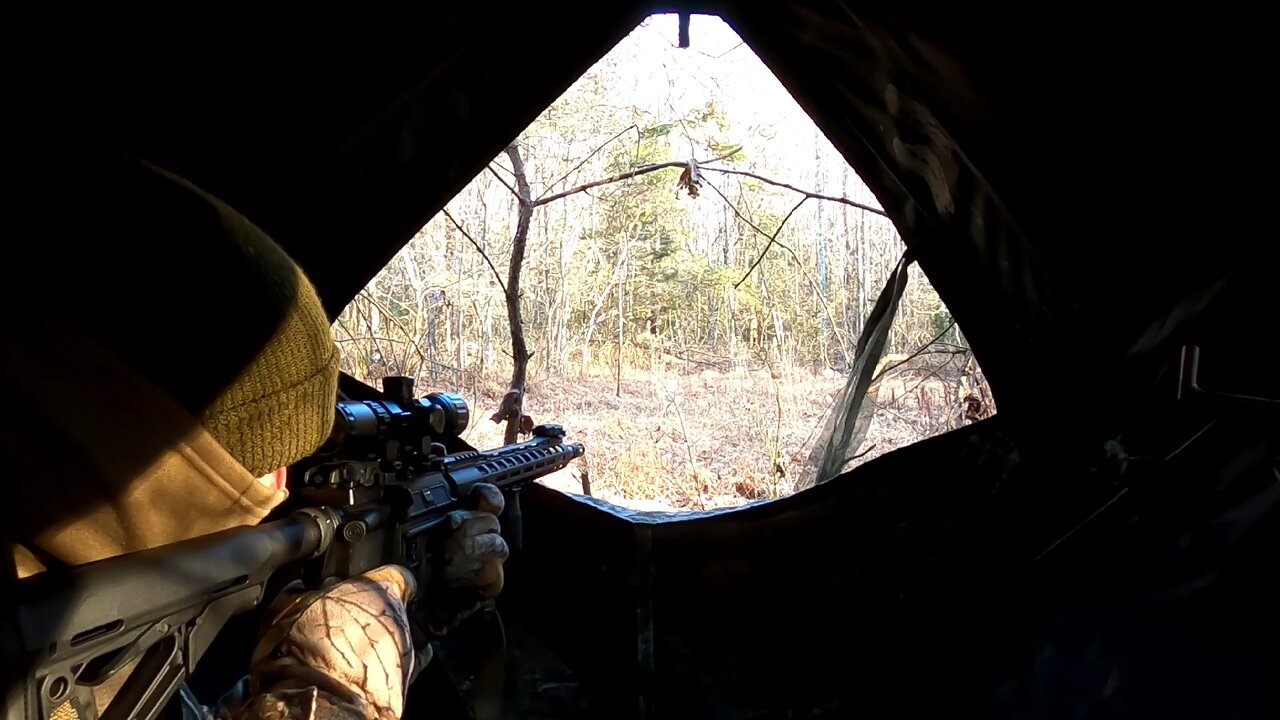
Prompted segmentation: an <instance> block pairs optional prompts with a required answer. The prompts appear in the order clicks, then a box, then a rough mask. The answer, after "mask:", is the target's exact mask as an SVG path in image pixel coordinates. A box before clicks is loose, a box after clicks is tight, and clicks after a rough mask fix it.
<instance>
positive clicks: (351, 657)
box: [215, 565, 429, 720]
mask: <svg viewBox="0 0 1280 720" xmlns="http://www.w3.org/2000/svg"><path fill="white" fill-rule="evenodd" d="M298 589H299V588H298V587H297V586H292V587H291V588H289V589H286V591H285V592H282V593H281V595H280V597H279V598H278V599H277V600H276V601H275V602H274V603H273V604H272V607H271V608H270V610H268V613H267V616H266V619H267V622H268V625H267V629H266V631H265V632H264V633H263V636H262V638H261V639H260V640H259V642H258V645H257V648H256V649H255V651H254V653H253V659H252V662H251V665H250V670H249V675H248V677H247V678H245V679H244V680H243V681H241V683H240V684H238V685H237V686H236V688H234V689H233V690H232V691H231V692H229V693H227V695H225V696H224V697H223V698H222V700H221V701H220V702H219V704H218V707H217V708H216V710H215V713H216V716H217V717H218V718H219V719H225V720H249V719H251V718H288V717H312V718H325V717H328V718H344V719H350V720H399V718H400V714H401V712H402V711H403V710H404V700H405V689H406V687H407V686H408V684H409V680H410V678H411V677H412V676H413V675H414V674H415V673H416V670H417V667H416V665H418V664H419V662H420V660H419V658H418V657H417V656H416V654H415V652H414V647H413V640H412V633H411V631H410V626H409V618H408V613H407V611H406V608H407V606H408V604H409V602H410V601H411V600H412V599H413V596H414V594H415V593H416V591H417V586H416V584H415V581H414V578H413V575H411V574H410V573H409V571H408V570H406V569H405V568H403V567H400V566H396V565H384V566H382V567H380V568H377V569H374V570H370V571H369V572H366V573H364V574H362V575H358V576H356V577H353V578H350V579H348V580H345V581H343V582H340V583H336V584H334V585H331V586H329V587H327V588H324V589H322V590H312V591H307V592H301V593H299V592H298ZM426 659H429V656H428V657H427V658H426Z"/></svg>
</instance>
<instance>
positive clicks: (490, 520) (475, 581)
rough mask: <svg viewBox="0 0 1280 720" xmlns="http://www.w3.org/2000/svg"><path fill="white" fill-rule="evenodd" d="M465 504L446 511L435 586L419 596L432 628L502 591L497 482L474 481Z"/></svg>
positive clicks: (503, 549)
mask: <svg viewBox="0 0 1280 720" xmlns="http://www.w3.org/2000/svg"><path fill="white" fill-rule="evenodd" d="M466 503H467V505H468V506H469V509H466V510H455V511H453V512H452V513H450V514H449V516H448V518H447V520H446V522H448V524H449V535H448V537H447V538H446V539H445V541H444V547H443V554H444V557H443V558H442V560H443V562H442V573H441V578H440V580H441V584H442V585H443V588H440V591H439V592H434V591H433V592H431V593H430V595H429V596H427V597H424V598H423V599H422V602H423V604H424V605H425V606H426V609H427V617H428V627H429V629H430V630H431V631H433V632H435V633H437V634H444V633H445V632H447V631H448V630H449V628H451V627H453V626H454V625H456V624H457V623H458V622H459V621H460V620H462V619H463V618H465V617H467V616H468V615H470V614H471V613H473V612H475V611H476V610H477V609H479V608H480V607H482V606H483V605H484V603H485V602H486V601H489V600H492V599H494V598H496V597H497V596H498V594H499V593H500V592H502V584H503V576H504V573H503V562H505V561H506V559H507V556H508V554H509V549H508V548H507V543H506V541H505V540H503V539H502V535H500V534H499V533H500V531H501V527H500V525H499V523H498V515H501V514H502V510H503V507H504V505H505V503H504V500H503V497H502V491H500V490H499V489H498V488H497V487H496V486H494V485H489V484H478V485H475V486H473V487H472V488H471V494H470V495H469V496H468V497H467V498H466Z"/></svg>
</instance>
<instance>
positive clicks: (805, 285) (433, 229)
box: [333, 16, 995, 511]
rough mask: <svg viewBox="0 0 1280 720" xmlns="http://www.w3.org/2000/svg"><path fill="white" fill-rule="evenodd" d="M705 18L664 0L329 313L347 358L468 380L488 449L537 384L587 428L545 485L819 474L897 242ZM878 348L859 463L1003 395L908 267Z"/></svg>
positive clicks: (782, 100) (617, 499)
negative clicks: (665, 6)
mask: <svg viewBox="0 0 1280 720" xmlns="http://www.w3.org/2000/svg"><path fill="white" fill-rule="evenodd" d="M691 37H692V42H691V47H688V48H679V47H677V42H676V25H675V20H674V18H673V17H671V16H655V17H652V18H650V19H649V20H647V21H646V22H645V23H643V24H642V25H641V26H640V27H638V28H637V29H636V30H635V31H634V32H633V33H632V34H631V35H630V36H629V37H628V38H626V39H625V40H624V41H623V42H622V43H620V44H619V45H618V46H617V47H615V48H614V49H613V51H611V52H610V53H609V54H608V55H606V56H605V57H604V58H602V59H601V60H600V61H599V62H598V63H597V64H596V65H595V66H594V67H592V68H591V69H590V70H589V71H588V72H587V73H586V74H585V75H583V77H582V78H581V79H579V80H578V81H577V82H576V83H575V84H574V85H573V86H572V87H570V88H569V89H568V90H567V91H566V92H565V93H564V95H563V96H561V97H560V99H559V100H557V101H556V102H555V103H554V104H553V105H552V106H550V107H549V108H548V109H547V110H546V111H545V112H543V113H542V114H541V115H540V116H539V117H538V118H537V120H536V121H535V122H534V123H533V124H532V125H530V126H529V127H528V128H527V129H526V130H525V131H524V132H523V133H522V134H521V135H520V137H519V138H518V139H516V140H515V141H514V142H513V143H511V145H509V146H508V147H507V148H505V149H504V150H503V151H502V152H501V153H499V154H498V155H497V156H496V157H494V158H493V160H492V162H490V163H489V165H488V167H487V168H486V169H485V170H484V171H483V172H481V173H480V174H479V175H477V176H476V177H475V178H474V179H473V180H472V181H471V182H470V183H469V184H468V185H467V186H466V187H465V188H464V189H463V190H462V191H461V192H460V193H458V195H457V196H456V197H454V198H453V200H452V201H451V202H450V203H449V204H448V206H447V207H446V208H445V209H444V210H443V211H442V212H440V213H439V214H438V215H437V216H436V217H433V218H431V219H430V221H429V222H427V223H426V224H425V225H424V226H423V227H422V229H421V230H420V231H419V232H418V233H417V234H416V236H415V237H414V238H413V239H412V240H411V241H410V242H409V243H408V244H407V245H406V246H405V247H404V248H403V250H402V251H401V252H400V253H399V254H398V255H397V256H396V257H395V258H394V259H392V260H391V262H390V263H388V265H387V266H386V267H385V268H384V269H383V271H382V272H381V273H380V274H379V275H378V276H377V277H375V278H374V279H373V280H372V281H371V282H370V283H369V284H368V286H367V287H366V288H365V289H364V291H363V292H362V293H360V294H359V296H357V297H356V298H355V299H354V300H353V301H352V302H351V303H350V304H349V305H348V306H347V308H346V309H345V310H344V311H343V312H342V314H341V315H340V317H339V318H338V319H337V320H336V321H335V322H334V325H333V330H334V337H335V339H336V341H337V342H338V344H339V347H340V348H341V349H342V358H343V369H344V370H345V371H346V372H348V373H350V374H351V375H353V376H355V377H356V378H358V379H360V380H364V381H366V382H369V383H371V384H376V383H377V381H378V379H379V378H381V377H383V376H385V375H399V374H407V375H414V376H416V377H417V378H418V386H419V388H420V390H421V391H422V392H426V391H428V390H450V391H456V392H460V393H463V394H464V395H465V396H466V397H467V399H468V402H469V403H471V406H472V408H473V411H472V414H473V420H472V425H471V427H470V428H469V429H468V431H467V439H468V441H469V442H471V443H472V444H473V445H476V446H477V447H481V446H495V445H497V444H500V443H501V442H503V440H504V435H505V438H506V439H507V440H508V441H510V440H511V439H512V438H513V437H514V436H515V432H516V430H517V427H516V426H517V424H518V422H517V420H516V419H513V420H512V422H511V423H509V425H510V427H509V428H508V423H504V422H503V421H502V418H499V419H498V421H496V422H495V421H493V420H491V419H490V416H491V414H493V413H494V412H495V411H498V410H499V406H500V405H501V404H502V401H503V398H504V395H506V394H507V392H508V390H509V389H511V388H513V387H515V388H523V394H522V401H523V407H522V412H523V413H527V414H528V415H529V416H531V417H532V418H534V419H535V420H536V421H538V422H543V421H551V422H559V423H562V424H564V425H565V427H566V428H567V430H568V432H569V435H570V437H572V438H574V439H577V440H580V441H582V442H584V443H585V444H586V446H587V456H586V457H585V458H583V459H581V460H580V461H579V464H578V465H577V466H575V467H573V468H571V469H570V470H569V471H567V472H564V473H561V474H558V476H556V477H553V478H550V479H548V480H547V481H546V482H547V484H549V485H551V486H553V487H557V488H558V489H561V490H564V491H567V492H574V493H583V494H590V495H592V496H594V497H598V498H601V499H603V500H605V501H608V502H613V503H616V504H619V505H624V506H627V507H631V508H636V509H642V510H666V511H680V510H706V509H713V508H720V507H728V506H736V505H741V504H743V503H745V502H751V501H757V500H767V499H770V498H776V497H780V496H783V495H786V494H789V493H792V492H795V491H797V490H800V489H803V487H804V486H806V484H811V483H812V482H813V473H812V472H811V468H808V470H810V471H809V472H806V464H809V463H810V461H809V460H808V458H809V457H810V455H811V452H812V450H813V448H814V447H815V444H818V443H821V442H823V422H824V418H826V417H827V413H828V412H829V411H830V410H831V407H832V405H833V404H834V403H835V402H836V398H838V397H839V396H840V391H841V390H842V389H843V388H844V386H845V384H846V374H847V372H848V370H849V368H850V367H851V365H852V363H853V361H854V351H855V347H856V345H857V341H858V337H859V334H860V333H861V332H862V330H863V325H864V323H865V322H866V319H867V317H868V314H869V312H870V310H871V307H872V306H873V305H874V303H875V301H876V299H877V296H878V295H879V293H880V292H881V290H882V288H883V287H884V285H885V283H886V280H887V279H888V277H889V274H890V273H891V272H892V271H893V269H894V268H895V267H896V266H897V264H898V262H899V260H900V258H901V256H902V251H903V249H904V246H903V243H902V240H901V238H900V237H899V235H898V233H897V231H896V230H895V228H894V226H893V223H892V222H891V221H890V220H889V219H888V218H887V217H886V216H885V214H884V213H883V211H881V210H880V207H879V204H878V203H877V201H876V199H875V197H874V196H873V195H872V194H871V193H870V191H868V190H867V188H866V186H865V185H864V184H863V183H862V181H861V180H860V179H859V177H858V176H857V174H856V173H855V172H854V171H853V169H852V168H850V167H849V165H848V163H847V162H846V161H845V159H844V158H843V157H842V156H841V155H840V153H839V152H838V151H837V150H836V149H835V148H834V147H832V146H831V144H830V142H829V141H828V140H827V139H826V137H825V136H824V135H823V134H822V133H821V132H820V131H819V130H818V129H817V128H816V127H815V126H814V124H813V122H812V120H810V119H809V118H808V117H807V116H806V115H805V114H804V112H803V110H801V108H800V107H799V106H798V105H797V104H796V103H795V101H794V99H792V98H791V97H790V96H789V95H788V94H787V93H786V91H785V90H784V89H783V88H782V86H781V85H780V84H779V83H778V81H777V80H776V78H774V77H773V75H772V74H771V73H770V72H769V70H768V69H767V67H766V66H765V65H764V64H763V63H762V62H761V61H760V60H759V59H758V58H756V56H755V55H754V54H753V53H752V52H751V50H750V48H749V47H747V46H746V45H745V44H743V43H742V42H741V40H740V39H738V38H737V36H736V35H734V34H733V32H732V30H731V29H729V28H728V27H727V26H726V25H724V24H723V22H722V21H720V20H718V19H717V18H713V17H706V16H695V19H694V22H693V25H692V28H691ZM513 330H514V332H513ZM885 353H886V355H885V358H884V359H883V360H882V361H881V363H880V367H879V368H878V369H877V383H876V385H875V386H874V388H873V391H872V393H871V394H870V401H871V402H872V403H874V409H875V416H874V421H873V424H872V426H871V429H870V432H869V433H868V435H867V437H866V440H865V442H864V445H863V446H862V447H861V448H859V451H858V455H857V459H856V460H855V461H854V463H853V464H856V463H858V462H866V461H868V460H871V459H873V458H874V457H877V456H879V455H880V454H883V453H884V452H888V451H890V450H892V449H894V448H897V447H902V446H904V445H906V444H909V443H911V442H915V441H917V440H920V439H922V438H925V437H929V436H931V435H935V434H938V433H940V432H945V431H947V430H950V429H953V428H955V427H958V426H960V425H962V424H964V423H967V422H973V421H975V420H977V419H980V418H982V417H986V416H988V415H990V414H992V413H994V412H995V407H994V403H993V401H992V399H991V396H990V391H989V390H988V389H987V387H986V385H985V382H984V380H983V378H982V374H981V370H980V369H979V368H978V367H977V364H976V362H975V360H974V358H973V356H972V353H971V352H970V351H969V348H968V346H967V343H966V341H965V338H964V335H963V333H962V332H961V330H960V328H958V327H957V326H956V324H955V323H954V321H953V320H952V318H951V316H950V314H949V313H948V311H947V309H946V307H945V306H944V304H943V303H942V301H941V300H940V299H939V297H938V295H937V293H936V292H935V291H934V290H933V288H932V286H931V285H930V284H929V282H928V279H927V278H925V277H924V275H923V273H921V272H920V270H919V268H918V267H917V266H915V265H912V266H911V268H910V275H909V281H908V284H907V288H906V292H905V294H904V296H903V298H902V301H901V304H900V306H899V308H898V311H897V315H896V316H895V318H894V322H893V327H892V330H891V332H890V335H889V339H888V341H887V346H886V348H885ZM516 415H517V416H518V415H519V413H516Z"/></svg>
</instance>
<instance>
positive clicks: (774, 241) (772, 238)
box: [703, 180, 849, 363]
mask: <svg viewBox="0 0 1280 720" xmlns="http://www.w3.org/2000/svg"><path fill="white" fill-rule="evenodd" d="M703 182H706V183H707V185H708V186H709V187H710V188H711V189H712V190H715V191H716V194H717V195H719V196H720V199H721V200H724V202H725V204H726V205H728V206H729V209H730V210H732V211H733V214H734V215H737V216H738V219H739V220H741V221H742V222H744V223H746V224H747V225H748V226H750V227H751V229H752V230H755V231H756V232H757V233H759V234H760V235H762V236H764V237H767V238H769V242H768V244H766V245H765V246H764V250H761V251H760V257H758V258H756V261H755V262H753V263H751V267H749V268H747V272H746V274H744V275H743V276H742V279H741V280H739V281H738V282H736V283H734V285H733V289H734V290H737V289H738V286H739V285H741V284H742V283H744V282H746V279H747V278H748V277H750V276H751V272H752V271H753V270H755V269H756V266H757V265H759V264H760V262H761V261H762V260H764V256H765V253H767V252H769V247H770V246H772V245H777V246H778V247H780V248H782V249H783V250H786V251H787V253H788V254H789V255H791V259H792V260H795V261H796V269H797V270H799V271H800V274H801V275H803V276H804V279H805V281H806V282H808V283H809V287H810V288H812V289H813V291H814V293H815V294H816V295H817V296H818V297H819V298H820V299H821V302H819V303H818V304H819V306H821V307H822V313H823V314H824V315H826V316H827V322H829V323H831V330H832V332H834V333H835V336H836V340H837V341H839V343H840V352H841V353H842V354H843V355H844V359H845V362H846V363H847V362H849V346H848V345H847V344H846V343H845V339H844V336H843V335H842V334H841V333H840V326H839V325H837V324H836V321H835V318H833V317H831V309H830V308H828V307H827V302H826V296H824V295H823V294H822V292H821V291H820V290H819V289H818V283H816V282H814V279H813V276H812V275H810V274H809V271H808V270H806V269H805V267H804V263H802V262H800V256H799V255H797V254H796V251H795V250H792V249H791V246H789V245H787V244H785V243H783V242H781V241H779V240H778V233H780V232H782V227H783V226H784V225H786V224H787V220H790V219H791V215H792V213H794V212H795V211H796V210H799V209H800V206H801V205H803V204H804V203H805V201H806V200H808V199H809V198H808V197H803V198H800V202H798V203H796V205H795V207H793V208H791V212H788V213H787V215H786V217H784V218H782V222H781V223H779V225H778V229H777V230H775V231H774V232H773V234H772V235H770V234H769V233H766V232H765V231H764V230H761V229H760V226H759V225H756V224H755V223H753V222H751V220H750V218H748V217H747V216H746V215H743V214H742V211H741V210H739V209H738V206H737V205H734V204H733V203H731V202H729V198H727V197H725V194H724V193H722V192H720V188H718V187H716V186H715V185H714V184H712V183H711V182H709V181H706V180H704V181H703Z"/></svg>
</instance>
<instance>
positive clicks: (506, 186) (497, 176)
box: [485, 164, 520, 200]
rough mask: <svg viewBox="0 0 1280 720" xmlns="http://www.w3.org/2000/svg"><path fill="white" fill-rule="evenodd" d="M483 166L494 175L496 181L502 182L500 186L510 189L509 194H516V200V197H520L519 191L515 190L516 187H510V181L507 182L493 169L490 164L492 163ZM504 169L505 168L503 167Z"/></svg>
mask: <svg viewBox="0 0 1280 720" xmlns="http://www.w3.org/2000/svg"><path fill="white" fill-rule="evenodd" d="M485 167H486V168H488V170H489V172H491V173H493V176H494V177H496V178H498V182H500V183H502V186H503V187H505V188H506V189H508V190H510V191H511V194H512V195H515V196H516V199H517V200H518V199H520V193H518V192H516V189H515V188H513V187H511V183H509V182H507V181H506V179H505V178H503V177H502V176H501V175H499V174H498V171H497V170H494V169H493V165H492V164H490V165H486V166H485ZM504 169H505V168H504Z"/></svg>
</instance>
